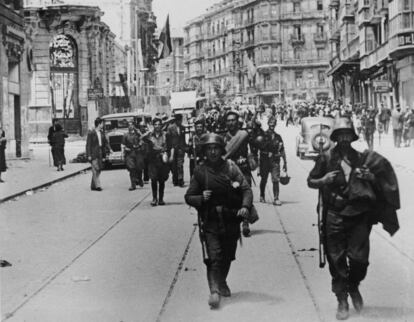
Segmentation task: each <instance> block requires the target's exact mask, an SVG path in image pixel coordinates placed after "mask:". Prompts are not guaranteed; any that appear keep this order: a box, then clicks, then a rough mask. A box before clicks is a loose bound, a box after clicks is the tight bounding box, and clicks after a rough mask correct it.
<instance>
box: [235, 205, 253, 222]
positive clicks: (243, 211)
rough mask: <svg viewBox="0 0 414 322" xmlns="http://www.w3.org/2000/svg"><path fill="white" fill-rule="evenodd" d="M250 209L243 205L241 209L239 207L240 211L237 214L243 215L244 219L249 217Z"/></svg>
mask: <svg viewBox="0 0 414 322" xmlns="http://www.w3.org/2000/svg"><path fill="white" fill-rule="evenodd" d="M249 213H250V212H249V209H247V208H246V207H243V208H241V209H239V211H238V212H237V216H240V217H243V218H244V219H247V218H248V217H249Z"/></svg>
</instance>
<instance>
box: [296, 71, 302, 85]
mask: <svg viewBox="0 0 414 322" xmlns="http://www.w3.org/2000/svg"><path fill="white" fill-rule="evenodd" d="M302 80H303V72H302V71H296V72H295V81H296V86H298V87H299V86H301V85H302Z"/></svg>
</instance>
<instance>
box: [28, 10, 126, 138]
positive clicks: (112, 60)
mask: <svg viewBox="0 0 414 322" xmlns="http://www.w3.org/2000/svg"><path fill="white" fill-rule="evenodd" d="M102 15H103V12H102V11H101V10H100V9H99V8H98V7H92V6H74V5H70V6H69V5H51V6H47V7H30V6H29V7H26V8H25V23H26V34H27V37H28V38H29V39H30V42H31V43H32V48H31V49H30V57H31V61H30V66H31V68H32V77H31V88H32V96H31V100H30V104H29V108H28V114H29V115H28V116H29V131H30V136H31V138H32V139H33V140H36V139H38V140H43V139H44V137H45V136H46V135H47V129H48V127H49V126H50V123H51V120H52V118H57V119H59V120H60V121H61V123H62V124H63V125H64V128H65V130H66V131H67V132H69V133H74V134H79V135H84V134H85V132H86V130H87V128H88V127H89V126H91V125H92V124H93V120H94V119H95V118H96V117H97V116H99V115H102V114H107V113H110V112H112V106H111V104H110V99H109V98H110V97H111V96H113V95H114V93H116V87H117V86H119V81H120V76H119V74H117V72H118V71H119V68H117V64H118V63H119V60H118V59H116V56H117V54H116V50H119V47H117V46H116V45H115V35H114V34H113V33H112V32H111V30H110V29H109V27H108V26H107V25H106V24H105V23H103V22H102V21H101V16H102ZM118 54H119V53H118Z"/></svg>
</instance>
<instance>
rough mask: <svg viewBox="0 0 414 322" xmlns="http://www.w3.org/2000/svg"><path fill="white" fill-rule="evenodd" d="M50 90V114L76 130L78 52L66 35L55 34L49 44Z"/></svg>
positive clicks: (77, 114) (70, 38)
mask: <svg viewBox="0 0 414 322" xmlns="http://www.w3.org/2000/svg"><path fill="white" fill-rule="evenodd" d="M49 57H50V92H51V101H52V115H53V117H54V118H57V119H60V120H62V121H63V124H64V127H65V128H66V125H68V127H69V128H68V129H67V130H68V131H69V132H73V131H75V132H77V130H78V129H77V126H78V122H76V119H79V111H78V108H77V107H78V52H77V46H76V43H75V41H74V40H73V39H72V37H70V36H67V35H62V34H61V35H56V36H55V37H54V38H53V40H52V42H51V43H50V46H49Z"/></svg>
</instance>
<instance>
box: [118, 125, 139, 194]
mask: <svg viewBox="0 0 414 322" xmlns="http://www.w3.org/2000/svg"><path fill="white" fill-rule="evenodd" d="M122 149H123V151H124V156H125V164H126V167H127V170H128V172H129V178H130V180H131V187H129V189H128V190H129V191H132V190H135V189H136V185H137V184H138V185H139V186H140V187H143V186H144V183H143V181H142V170H143V168H144V149H143V145H142V140H141V133H140V132H139V131H138V130H137V129H136V128H135V126H134V123H133V122H132V121H130V122H128V132H127V133H125V134H124V137H123V138H122Z"/></svg>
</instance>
